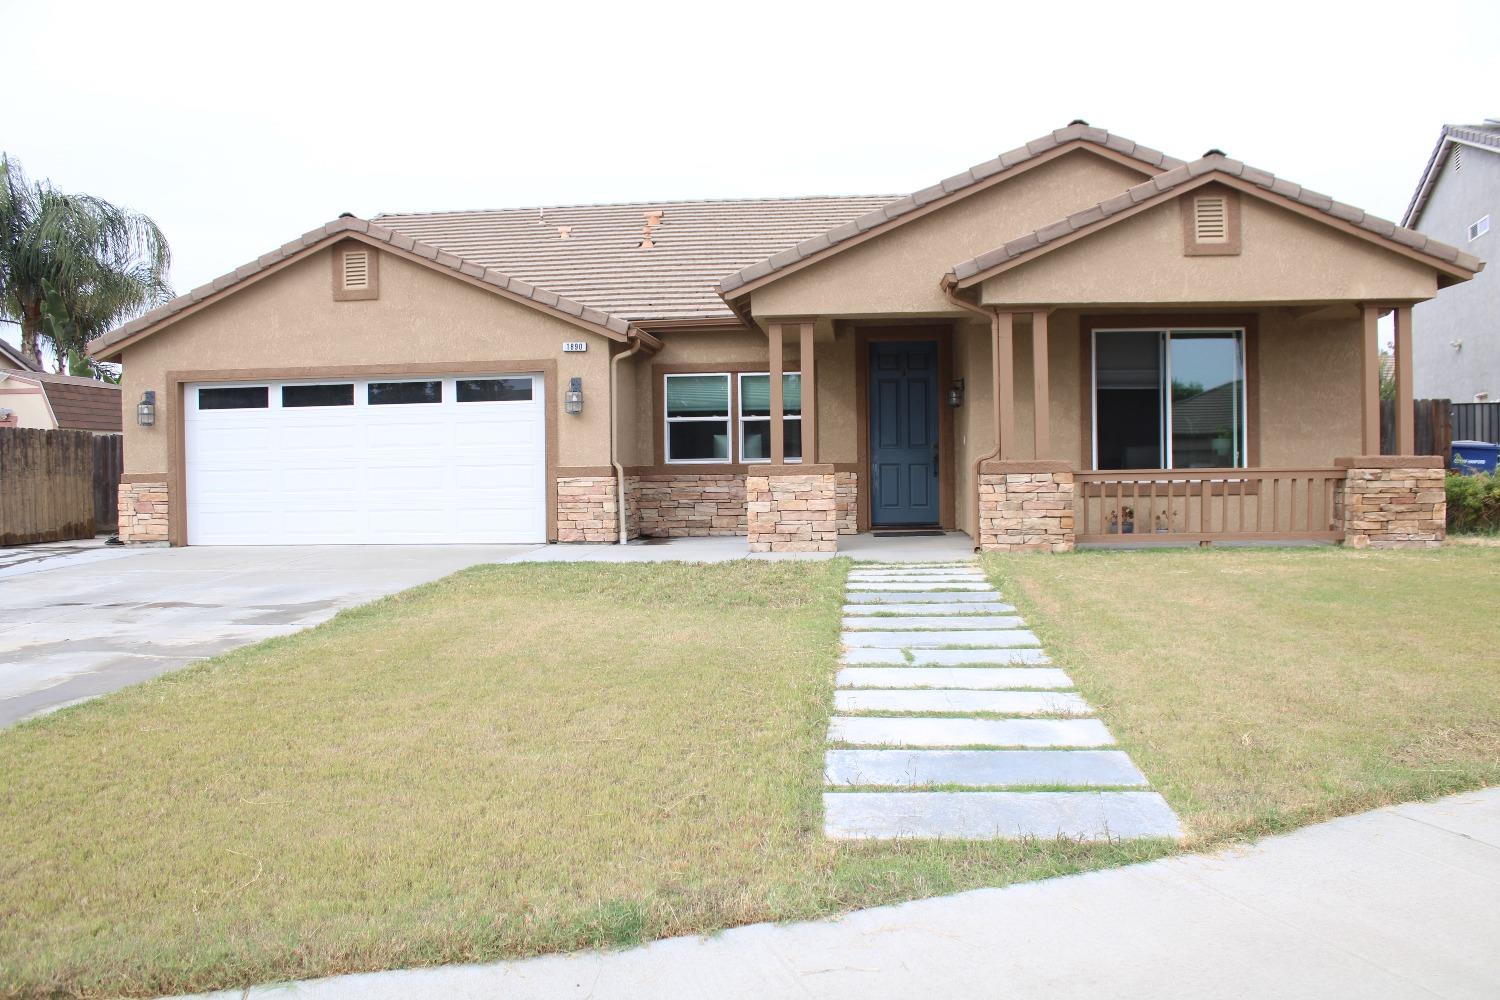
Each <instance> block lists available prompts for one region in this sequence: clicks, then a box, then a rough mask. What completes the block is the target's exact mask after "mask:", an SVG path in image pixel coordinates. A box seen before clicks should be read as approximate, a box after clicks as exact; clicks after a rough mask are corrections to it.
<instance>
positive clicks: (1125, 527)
mask: <svg viewBox="0 0 1500 1000" xmlns="http://www.w3.org/2000/svg"><path fill="white" fill-rule="evenodd" d="M1121 515H1122V517H1123V520H1122V522H1121V524H1120V533H1121V534H1123V535H1133V534H1135V508H1134V507H1124V508H1122V509H1121Z"/></svg>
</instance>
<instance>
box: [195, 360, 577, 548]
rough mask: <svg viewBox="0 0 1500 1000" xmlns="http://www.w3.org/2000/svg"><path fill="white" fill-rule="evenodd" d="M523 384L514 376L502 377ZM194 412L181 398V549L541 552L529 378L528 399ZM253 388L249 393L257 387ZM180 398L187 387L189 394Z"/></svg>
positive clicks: (362, 393)
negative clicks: (501, 546)
mask: <svg viewBox="0 0 1500 1000" xmlns="http://www.w3.org/2000/svg"><path fill="white" fill-rule="evenodd" d="M507 378H512V379H521V380H524V379H525V378H527V377H526V376H507ZM349 381H352V382H353V383H354V393H353V399H354V405H340V406H321V407H313V406H307V407H283V406H281V400H282V399H283V394H282V391H281V386H282V383H277V382H272V383H269V386H268V387H269V392H268V393H267V399H266V403H267V405H266V406H265V407H264V408H258V409H241V410H202V411H200V410H198V409H197V400H198V393H196V392H189V393H188V412H187V413H186V414H185V429H186V436H187V442H186V443H187V449H186V450H187V479H188V483H187V486H188V534H189V541H191V542H193V543H194V544H230V545H234V544H268V545H274V544H289V543H291V544H295V543H298V542H305V543H314V542H315V543H324V544H328V543H341V542H348V543H355V542H363V543H392V544H394V543H444V542H541V541H545V539H546V523H547V521H546V513H545V511H546V487H545V471H546V447H545V442H546V434H545V413H546V410H545V407H544V405H543V400H542V380H541V378H540V377H539V376H532V377H531V381H532V385H533V392H532V399H531V400H530V401H508V402H482V403H463V404H459V403H457V402H456V396H455V392H454V384H453V380H452V379H451V378H450V379H444V380H442V381H443V401H442V402H441V403H436V404H432V403H419V404H388V405H377V406H369V405H367V404H366V399H367V398H368V397H367V392H366V382H364V381H362V380H349ZM266 384H267V383H257V385H266ZM190 388H191V387H190Z"/></svg>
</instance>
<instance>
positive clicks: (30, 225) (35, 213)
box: [0, 154, 172, 377]
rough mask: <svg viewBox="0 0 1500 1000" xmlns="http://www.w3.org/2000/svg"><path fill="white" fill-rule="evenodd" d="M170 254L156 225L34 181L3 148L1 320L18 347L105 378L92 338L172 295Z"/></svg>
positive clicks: (61, 366)
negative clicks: (91, 350)
mask: <svg viewBox="0 0 1500 1000" xmlns="http://www.w3.org/2000/svg"><path fill="white" fill-rule="evenodd" d="M170 264H171V251H170V250H169V248H168V247H167V240H166V237H165V236H163V235H162V233H161V230H160V229H158V228H157V226H156V223H154V222H152V221H151V220H150V219H149V218H147V217H146V216H144V215H141V214H139V213H137V212H131V211H129V210H128V209H123V208H119V207H117V206H115V205H112V204H110V203H109V202H107V201H105V200H104V199H102V198H95V197H93V196H92V195H86V194H76V195H75V194H64V193H63V192H61V191H58V190H57V189H56V188H54V187H53V186H52V185H51V184H50V183H48V182H46V181H40V182H37V183H31V182H29V181H28V180H27V179H26V176H25V174H23V173H22V171H21V165H20V164H19V163H17V162H16V161H14V160H12V159H11V158H10V157H8V156H5V155H4V154H0V318H3V319H7V320H10V321H11V322H14V323H19V324H20V326H21V350H23V351H25V352H26V353H28V354H30V355H32V356H33V357H38V358H39V357H41V356H42V355H41V351H40V348H41V346H42V345H43V344H45V345H46V346H47V347H49V348H50V349H51V351H52V355H53V358H54V359H55V360H56V364H57V370H58V371H60V372H67V371H72V372H75V373H81V371H80V369H83V370H86V371H87V373H89V374H92V375H95V376H96V377H101V376H103V375H104V374H105V372H104V371H103V370H102V369H100V368H99V367H98V366H97V365H95V364H94V363H93V362H92V361H91V360H89V358H88V355H87V351H86V347H87V345H88V342H89V341H90V340H92V339H93V338H95V337H97V336H99V335H100V334H102V333H104V332H106V331H107V330H109V329H110V328H112V327H114V326H118V325H119V324H120V323H122V322H124V321H126V320H128V319H130V318H132V317H134V316H137V315H139V314H140V313H142V312H145V311H146V310H148V309H150V308H152V307H154V306H157V305H160V304H161V303H163V302H165V301H167V300H168V299H170V298H171V297H172V289H171V286H170V285H169V284H168V283H167V268H168V267H169V265H170Z"/></svg>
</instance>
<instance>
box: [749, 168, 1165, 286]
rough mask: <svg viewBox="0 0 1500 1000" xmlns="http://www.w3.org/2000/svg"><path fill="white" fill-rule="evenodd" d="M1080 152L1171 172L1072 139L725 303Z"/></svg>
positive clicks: (1146, 171)
mask: <svg viewBox="0 0 1500 1000" xmlns="http://www.w3.org/2000/svg"><path fill="white" fill-rule="evenodd" d="M1080 149H1081V150H1086V151H1087V152H1090V153H1093V154H1094V155H1096V156H1100V157H1103V158H1104V159H1106V160H1113V161H1114V162H1116V163H1118V164H1120V165H1121V166H1125V167H1129V168H1130V169H1132V170H1135V171H1137V172H1138V173H1140V174H1141V176H1143V177H1154V176H1156V175H1157V174H1160V173H1164V172H1165V171H1166V170H1167V169H1169V168H1168V167H1165V166H1152V165H1151V164H1149V163H1147V162H1146V161H1144V160H1138V159H1136V158H1134V157H1132V156H1126V155H1125V154H1124V153H1120V152H1117V151H1116V150H1113V149H1110V148H1108V147H1107V146H1101V145H1099V144H1098V143H1095V142H1088V141H1086V140H1083V139H1073V140H1071V141H1069V142H1065V143H1063V144H1062V145H1060V146H1056V147H1054V148H1053V149H1049V150H1047V151H1046V152H1045V153H1041V154H1039V155H1037V156H1033V157H1031V158H1030V159H1026V160H1022V161H1021V162H1020V163H1017V164H1015V165H1014V166H1011V167H1007V168H1006V169H1004V170H1001V171H999V172H997V173H995V174H992V175H990V176H989V177H986V178H985V179H984V180H982V181H978V182H977V183H974V184H970V185H969V186H968V187H965V188H960V189H959V190H957V191H954V192H952V193H950V194H947V195H944V196H943V197H941V198H938V199H936V200H935V201H931V202H928V203H927V204H926V205H923V206H922V207H921V208H918V209H915V210H914V211H911V212H907V213H905V214H903V215H899V216H897V217H896V218H894V219H890V220H889V221H887V222H884V223H881V224H880V225H878V226H873V227H871V228H870V229H867V230H865V231H864V232H863V233H860V234H859V235H858V236H851V237H850V238H849V239H847V240H841V241H839V242H838V243H835V244H834V245H832V246H830V247H828V248H827V249H824V250H820V251H818V252H817V253H815V254H812V255H810V256H808V257H804V258H802V259H801V260H799V261H795V262H793V263H791V264H788V265H786V266H785V267H783V268H780V269H778V270H776V271H773V272H771V273H770V274H767V275H765V276H764V277H761V278H756V279H755V280H754V281H747V282H746V283H745V284H743V285H740V286H739V287H738V288H736V289H734V290H733V291H731V292H729V293H728V294H727V295H725V296H724V300H725V301H726V302H728V303H730V306H731V308H733V304H734V302H735V300H738V299H742V298H743V297H744V296H746V295H749V294H750V293H751V292H753V291H755V290H756V289H758V288H764V287H765V286H767V285H769V284H772V283H774V282H777V281H780V280H781V279H782V278H785V277H787V276H788V275H792V274H795V273H797V272H798V271H800V270H802V269H803V268H805V267H810V266H812V265H813V264H818V263H821V262H822V261H825V260H827V259H828V258H829V257H832V256H834V255H836V254H839V253H842V252H843V251H845V250H848V249H850V248H852V247H856V246H859V245H860V244H861V243H864V242H866V241H867V240H872V239H875V238H876V237H877V236H883V235H885V234H886V233H888V232H890V231H891V230H893V229H898V228H900V227H901V226H904V225H906V224H907V223H908V222H915V221H916V220H917V219H921V218H924V217H925V216H928V215H930V214H932V213H933V212H937V211H940V210H942V209H944V208H947V207H948V206H950V205H953V204H956V203H958V202H960V201H963V200H964V199H966V198H968V197H970V196H971V195H976V194H979V193H980V192H981V191H988V190H989V189H990V188H992V187H994V186H995V185H997V184H1002V183H1004V182H1005V181H1008V180H1012V179H1014V178H1016V177H1019V176H1020V175H1022V174H1024V173H1026V172H1027V171H1028V170H1032V169H1035V168H1036V167H1040V166H1043V165H1044V164H1047V163H1051V162H1052V161H1053V160H1055V159H1058V158H1059V157H1062V156H1066V155H1067V154H1069V153H1072V152H1074V151H1075V150H1080ZM908 197H909V196H908ZM736 312H738V310H736Z"/></svg>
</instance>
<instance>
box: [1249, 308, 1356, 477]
mask: <svg viewBox="0 0 1500 1000" xmlns="http://www.w3.org/2000/svg"><path fill="white" fill-rule="evenodd" d="M1362 332H1363V324H1362V322H1361V320H1360V317H1359V313H1358V312H1357V311H1356V310H1354V309H1352V308H1351V309H1349V310H1348V311H1347V313H1343V314H1339V315H1335V316H1331V317H1330V316H1327V315H1323V314H1317V315H1314V316H1311V317H1304V318H1299V317H1297V316H1296V314H1295V313H1294V312H1293V311H1291V310H1281V309H1273V310H1267V311H1266V312H1264V313H1262V314H1261V320H1260V357H1259V362H1260V378H1259V384H1260V389H1259V394H1260V400H1259V402H1260V431H1259V441H1260V465H1261V466H1262V467H1264V468H1268V469H1278V468H1279V469H1299V468H1306V469H1326V468H1329V467H1330V466H1331V464H1332V460H1333V459H1334V458H1338V457H1340V456H1343V455H1357V454H1359V452H1360V451H1361V448H1362V438H1361V434H1360V430H1361V429H1360V400H1361V396H1360V384H1359V380H1360V337H1361V335H1362ZM1252 391H1254V390H1252ZM1250 433H1251V435H1252V436H1253V435H1255V434H1256V431H1255V429H1254V428H1251V431H1250Z"/></svg>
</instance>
